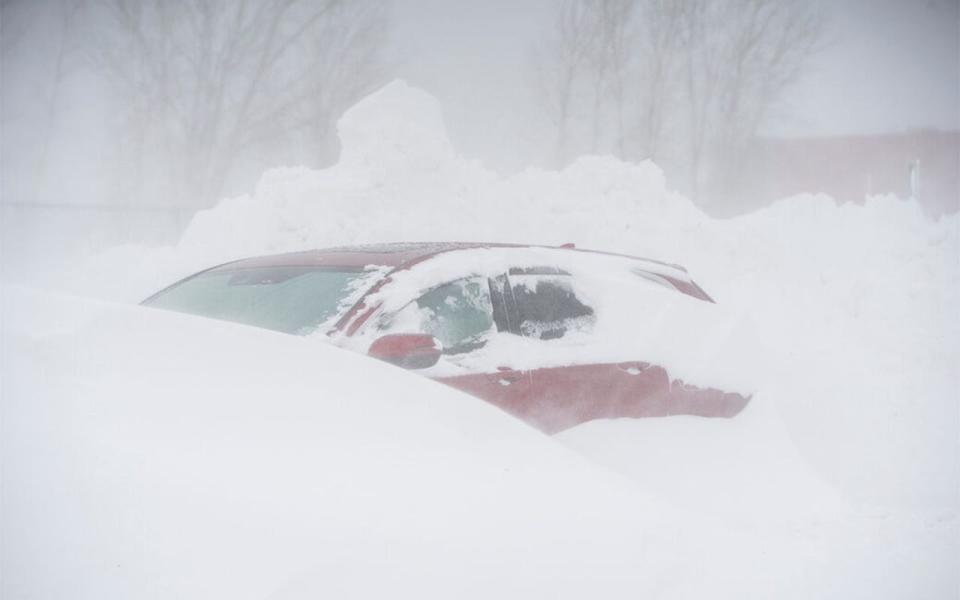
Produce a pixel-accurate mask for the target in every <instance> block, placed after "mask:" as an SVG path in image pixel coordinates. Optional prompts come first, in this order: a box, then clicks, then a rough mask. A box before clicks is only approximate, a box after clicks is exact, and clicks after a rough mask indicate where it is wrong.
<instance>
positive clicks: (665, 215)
mask: <svg viewBox="0 0 960 600" xmlns="http://www.w3.org/2000/svg"><path fill="white" fill-rule="evenodd" d="M339 132H340V136H341V140H342V142H343V150H342V160H341V161H340V162H339V163H338V164H336V165H334V166H332V167H330V168H328V169H324V170H319V171H315V170H309V169H304V168H282V169H275V170H272V171H269V172H267V173H265V174H264V175H263V177H262V179H261V180H260V182H259V184H258V186H257V188H256V190H255V191H254V192H253V193H252V194H250V195H247V196H241V197H237V198H232V199H227V200H224V201H222V202H221V203H220V204H219V205H217V206H216V207H215V208H213V209H211V210H209V211H204V212H202V213H200V214H198V215H197V216H196V217H195V218H194V219H193V221H192V222H191V223H190V225H189V227H188V228H187V230H186V231H185V233H184V235H183V237H182V239H181V241H180V242H179V244H178V245H177V246H176V247H169V248H147V247H123V248H116V249H113V250H111V251H109V252H106V253H104V254H101V255H98V256H95V257H91V258H90V259H88V260H85V261H83V262H82V263H80V264H77V265H74V266H72V267H71V268H70V269H69V270H68V272H67V273H66V274H64V275H62V276H61V277H60V284H61V285H62V286H63V287H66V288H67V289H69V290H71V291H75V292H79V293H83V294H87V295H93V296H96V297H101V298H109V299H117V300H122V301H127V302H134V301H138V300H140V299H142V298H143V297H145V296H146V295H148V294H149V293H151V292H153V291H155V290H156V289H158V288H159V287H161V286H163V285H166V284H168V283H170V282H172V281H173V280H175V279H177V278H179V277H181V276H185V275H187V274H190V273H192V272H194V271H196V270H199V269H201V268H204V267H207V266H210V265H212V264H216V263H219V262H223V261H227V260H231V259H235V258H240V257H244V256H250V255H256V254H262V253H270V252H281V251H288V250H299V249H304V248H312V247H323V246H331V245H339V244H351V243H365V242H382V241H422V240H463V241H471V240H485V241H514V242H528V243H541V244H560V243H563V242H576V243H577V244H578V245H579V246H581V247H588V248H596V249H602V250H610V251H619V252H625V253H629V254H637V255H642V256H648V257H650V258H655V259H661V260H665V261H667V262H678V263H681V264H684V265H685V266H686V267H687V268H688V269H689V270H690V273H691V275H692V276H693V278H694V279H695V280H696V281H697V282H698V283H700V284H701V286H702V287H704V289H706V290H707V291H708V292H709V293H710V294H711V295H712V296H713V297H714V298H716V299H717V300H718V302H719V303H720V304H721V305H723V306H725V307H729V308H731V309H732V310H734V311H736V312H737V313H740V314H747V315H749V317H750V320H751V321H752V327H753V328H754V329H755V330H756V331H757V332H758V334H759V335H758V336H757V337H758V340H757V341H756V345H757V348H756V350H757V353H758V354H760V355H762V356H763V361H762V366H758V368H757V372H756V376H757V385H758V389H759V393H758V396H757V403H756V406H761V405H762V407H763V409H762V411H761V413H760V414H759V415H758V416H755V418H754V417H751V418H753V419H754V420H753V421H752V422H750V423H746V422H745V423H744V424H742V426H741V425H733V426H732V429H731V428H727V429H721V426H722V425H723V424H724V422H718V423H710V424H704V423H701V422H699V421H685V420H682V419H679V420H670V421H665V422H659V421H657V422H627V423H619V422H609V423H592V424H589V425H587V426H584V428H583V429H582V430H580V431H578V430H573V431H571V432H568V433H567V434H565V435H564V436H563V438H562V439H563V441H565V442H566V443H568V444H570V445H571V446H573V447H574V448H576V449H577V450H578V451H580V452H582V453H584V454H586V455H588V456H590V457H592V458H593V459H595V460H598V461H601V462H604V463H605V464H607V465H609V466H610V467H612V468H614V469H617V470H619V471H621V472H623V473H624V474H626V475H627V476H629V477H633V478H635V479H636V480H638V481H640V480H644V479H645V478H646V479H647V480H648V481H651V482H654V481H655V482H659V483H658V484H649V485H647V486H646V487H645V489H647V490H648V491H649V490H652V489H653V488H658V489H657V490H655V491H657V492H658V493H662V494H664V495H666V496H667V497H669V498H671V499H672V500H674V501H676V502H678V503H681V504H686V505H687V506H697V507H698V509H700V508H704V505H703V503H702V502H701V503H700V504H699V505H698V504H697V502H696V500H695V497H696V495H697V494H696V491H697V490H698V489H699V490H702V489H710V488H711V487H712V486H714V485H721V483H720V482H724V481H738V482H741V483H742V486H740V487H735V486H731V485H727V486H726V487H724V491H723V492H722V495H724V496H726V499H725V500H724V501H723V502H718V503H717V507H716V510H717V512H718V513H723V514H727V515H732V516H733V517H734V518H745V519H748V517H749V515H750V514H751V513H752V514H762V513H764V512H765V511H766V509H767V508H769V506H771V504H776V503H777V500H776V498H777V495H776V494H775V490H774V489H773V488H775V487H777V486H781V485H783V486H788V487H789V489H793V490H799V492H798V493H799V494H800V498H804V499H807V498H812V497H813V496H816V498H825V497H827V496H829V494H824V495H821V494H820V493H819V492H817V493H816V494H813V492H810V490H812V489H813V487H812V486H816V485H819V483H816V481H815V480H816V478H817V477H820V478H823V479H824V480H825V481H826V482H827V483H828V484H829V485H831V486H834V487H836V488H837V489H838V490H839V492H840V493H841V495H842V496H844V497H845V498H846V499H848V500H852V501H853V502H854V504H855V505H866V506H870V507H873V508H870V509H869V510H871V511H878V512H876V513H870V514H877V515H880V516H879V517H877V518H879V519H893V520H898V519H908V520H909V519H914V518H915V519H917V520H918V523H919V525H918V527H920V529H922V530H923V531H926V532H928V533H929V535H930V536H932V537H931V539H933V538H936V540H941V541H942V540H943V539H944V537H943V536H947V538H949V543H948V545H949V548H950V551H951V553H952V555H956V549H957V546H958V543H960V542H958V540H957V534H956V522H957V514H958V509H960V411H958V404H957V390H958V389H960V311H958V309H957V306H960V218H958V217H957V216H956V215H954V216H949V217H944V218H942V219H941V220H939V221H931V220H929V219H928V218H926V217H925V216H924V215H923V213H922V211H921V210H920V208H919V207H918V206H917V205H916V204H915V203H914V202H911V201H901V200H899V199H897V198H894V197H876V198H870V199H868V200H867V201H866V202H865V204H864V205H862V206H856V205H837V204H836V203H835V202H834V201H832V200H831V199H830V198H827V197H825V196H818V195H801V196H797V197H793V198H789V199H785V200H783V201H781V202H778V203H777V204H775V205H773V206H771V207H769V208H767V209H764V210H761V211H758V212H755V213H752V214H749V215H745V216H742V217H738V218H734V219H727V220H716V219H711V218H709V217H707V216H706V215H705V214H703V213H702V212H700V211H699V210H698V209H696V207H695V206H694V205H693V204H692V203H691V202H690V201H689V200H687V199H686V198H684V197H682V196H681V195H679V194H677V193H675V192H673V191H671V190H670V189H669V188H668V186H667V183H666V181H665V180H664V177H663V174H662V172H661V171H660V170H659V169H658V168H657V167H656V166H655V165H653V164H652V163H641V164H626V163H622V162H619V161H617V160H614V159H612V158H609V157H584V158H581V159H579V160H577V161H576V162H574V163H573V164H571V165H570V166H568V167H567V168H565V169H563V170H561V171H548V170H541V169H530V170H528V171H526V172H523V173H520V174H518V175H514V176H510V177H500V176H498V175H496V174H495V173H493V172H491V171H488V170H486V169H484V168H483V167H482V166H481V165H479V164H477V163H475V162H472V161H467V160H464V159H463V158H461V157H459V156H458V155H457V154H456V152H455V150H454V149H452V147H451V145H450V143H449V141H448V140H447V137H446V135H445V133H444V130H443V125H442V115H441V110H440V107H439V106H438V104H437V102H436V101H435V100H434V99H432V98H431V97H429V96H428V95H426V94H424V93H423V92H420V91H418V90H415V89H412V88H410V87H408V86H407V85H406V84H404V83H402V82H395V83H392V84H390V85H389V86H387V87H385V88H383V89H382V90H380V91H379V92H377V93H375V94H373V95H371V96H369V97H368V98H366V99H364V100H363V101H361V102H360V103H359V104H358V105H357V106H355V107H354V108H352V109H351V110H350V111H348V112H347V113H346V114H345V115H344V117H343V119H342V120H341V122H340V124H339ZM731 343H734V344H735V343H736V340H731ZM758 364H759V363H758ZM749 410H752V408H751V409H749ZM744 414H745V415H748V413H744ZM661 426H662V427H661ZM734 430H735V431H736V432H737V434H739V435H740V436H742V438H739V439H735V436H733V435H732V434H731V432H732V431H734ZM770 432H776V433H770ZM771 435H772V436H774V437H775V438H776V439H771V437H770V436H771ZM653 440H656V443H654V441H653ZM737 441H739V442H740V443H739V444H737V443H734V442H737ZM654 451H656V452H658V456H659V457H661V458H662V460H661V462H659V463H656V464H655V463H654V462H652V461H651V460H650V459H649V458H648V457H649V455H651V454H652V453H654ZM704 453H709V454H710V460H707V461H698V460H696V457H697V455H698V454H704ZM773 454H776V456H773ZM631 457H632V458H631ZM807 464H809V468H808V467H807V466H806V465H807ZM679 470H682V471H683V473H684V474H685V475H686V478H681V477H674V476H673V475H670V473H671V472H672V473H676V472H677V471H679ZM811 471H812V472H813V473H815V475H811ZM724 473H726V474H729V475H730V477H729V478H727V479H725V478H724V477H723V476H722V475H723V474H724ZM773 473H776V476H772V474H773ZM750 474H753V476H752V477H751V476H750ZM765 474H766V475H771V476H770V477H767V476H766V475H765ZM750 481H752V482H753V483H752V484H750V485H748V482H750ZM788 484H789V485H788ZM751 485H752V486H753V487H751ZM760 488H764V489H763V490H760V491H761V492H763V493H755V491H756V490H758V489H760ZM784 489H788V488H787V487H785V488H784ZM804 490H806V491H807V492H810V494H812V495H810V494H807V493H806V492H804ZM767 492H769V493H767ZM780 498H781V499H782V498H783V494H781V496H780ZM738 503H739V504H740V506H739V507H738V506H737V505H738ZM813 503H814V504H816V505H821V502H820V501H819V500H817V501H816V502H813ZM799 504H803V502H795V503H792V504H791V503H787V504H785V505H784V506H783V510H782V511H781V516H783V515H784V514H786V513H788V512H790V511H791V510H793V509H796V508H797V505H799ZM903 509H909V510H910V511H912V513H911V514H910V515H907V513H904V512H902V510H903ZM898 511H900V512H898ZM808 517H809V518H811V519H814V521H813V522H816V521H815V520H816V519H818V518H819V517H816V516H810V515H809V514H808ZM809 527H813V529H810V528H809ZM865 527H866V526H865ZM867 530H869V527H868V528H867ZM867 530H865V531H862V532H861V534H862V535H861V539H862V540H864V543H865V544H867V543H873V542H876V544H877V545H879V546H883V545H884V544H885V543H886V542H883V541H882V540H880V539H877V538H876V536H875V535H874V534H868V533H866V531H867ZM804 531H806V532H808V533H810V532H812V531H819V529H818V526H816V525H810V521H808V528H807V529H804ZM785 535H789V534H785ZM810 535H816V534H814V533H810ZM851 535H854V534H851ZM871 536H873V537H871ZM854 537H855V536H854ZM851 539H852V538H851ZM938 543H939V542H938ZM942 547H943V546H942V545H940V546H938V545H937V543H931V544H930V546H929V548H942ZM854 554H855V553H854ZM921 554H922V553H921ZM924 556H928V557H929V555H924ZM833 557H834V558H837V556H836V555H834V556H833ZM880 562H882V561H880ZM927 562H928V563H929V565H934V564H935V563H936V561H927ZM911 564H912V563H911ZM848 566H849V565H848ZM954 566H955V565H954ZM898 569H899V572H901V573H905V572H906V571H907V568H906V567H902V568H898ZM894 570H897V569H894ZM875 576H876V577H880V578H882V577H883V576H882V575H881V574H875ZM950 577H952V579H949V581H950V582H951V583H949V584H948V585H952V586H953V587H954V588H955V586H956V582H957V579H956V577H957V576H956V572H955V571H954V574H953V575H951V576H950ZM858 581H860V583H863V581H862V580H858ZM930 581H932V582H934V583H932V584H931V585H936V582H940V583H941V584H942V583H943V581H944V580H943V579H942V578H941V579H938V578H937V577H936V576H933V575H931V578H930ZM887 583H890V582H889V581H887ZM914 583H916V582H915V581H914ZM868 587H869V586H868ZM838 589H840V588H838ZM857 589H860V588H857ZM882 589H886V588H882ZM896 589H897V588H896V586H891V587H890V588H889V589H888V590H887V591H888V592H889V591H890V590H896ZM917 589H919V588H913V592H916V590H917ZM848 591H849V589H848ZM848 595H856V594H848ZM891 595H893V596H896V595H897V594H895V593H891ZM901 595H902V596H908V595H917V594H916V593H908V592H907V591H904V593H903V594H901ZM919 595H923V594H922V593H920V594H919Z"/></svg>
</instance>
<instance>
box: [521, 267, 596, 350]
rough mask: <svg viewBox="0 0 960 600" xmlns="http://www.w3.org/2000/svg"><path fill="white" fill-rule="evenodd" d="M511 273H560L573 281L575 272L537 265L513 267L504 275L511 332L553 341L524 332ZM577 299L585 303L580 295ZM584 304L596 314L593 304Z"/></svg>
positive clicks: (534, 338)
mask: <svg viewBox="0 0 960 600" xmlns="http://www.w3.org/2000/svg"><path fill="white" fill-rule="evenodd" d="M510 275H545V276H551V275H553V276H557V275H559V276H564V277H570V279H571V281H573V279H574V276H573V274H571V273H569V272H567V271H565V270H563V269H560V268H558V267H550V266H535V267H511V268H510V269H508V270H507V272H506V273H504V274H503V276H502V277H503V281H504V284H505V286H506V288H505V289H506V290H507V291H508V292H509V293H505V294H504V296H505V300H506V302H505V306H506V312H507V315H506V321H507V323H508V324H509V326H510V330H509V332H510V333H512V334H514V335H518V336H520V337H522V338H525V339H529V340H537V341H551V340H549V339H548V340H544V339H543V338H538V337H533V336H530V335H526V334H525V333H523V330H522V327H521V325H522V321H521V318H520V308H519V306H518V304H517V299H516V296H515V294H514V291H513V283H512V282H511V281H510ZM571 288H574V293H576V290H575V286H571ZM577 300H578V301H580V302H581V303H583V301H582V300H581V299H580V298H579V297H578V298H577ZM583 304H584V306H587V307H588V308H590V310H591V311H593V314H594V315H596V311H595V309H594V308H593V306H590V305H589V304H586V303H583ZM564 335H565V334H564ZM563 337H564V336H560V337H558V338H553V339H563Z"/></svg>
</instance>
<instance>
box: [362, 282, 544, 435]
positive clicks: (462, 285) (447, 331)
mask: <svg viewBox="0 0 960 600" xmlns="http://www.w3.org/2000/svg"><path fill="white" fill-rule="evenodd" d="M505 281H506V280H505V278H495V279H489V278H486V277H474V276H471V277H464V278H462V279H457V280H454V281H449V282H446V283H443V284H440V285H437V286H435V287H433V288H431V289H430V290H428V291H426V292H425V293H423V294H421V295H420V296H419V297H418V298H416V299H415V300H413V301H411V302H409V303H407V304H406V305H405V306H404V307H403V308H402V309H400V310H398V311H396V312H395V313H394V314H392V315H389V316H388V317H387V318H386V319H385V322H384V324H383V325H382V326H381V327H380V329H381V333H406V332H409V333H426V334H430V335H432V336H434V337H435V338H437V340H439V341H440V343H441V344H442V346H443V354H442V357H441V363H440V364H438V365H437V366H436V367H434V368H431V369H428V370H427V371H425V372H424V374H425V375H427V376H428V377H431V378H432V379H435V380H437V381H439V382H442V383H444V384H446V385H449V386H451V387H454V388H457V389H459V390H462V391H464V392H467V393H469V394H471V395H474V396H477V397H479V398H482V399H483V400H486V401H487V402H490V403H492V404H495V405H497V406H499V407H501V408H503V409H504V410H506V411H507V412H510V413H512V414H515V415H517V416H521V417H522V416H523V415H522V411H521V410H520V407H524V406H526V405H527V404H528V403H529V399H530V395H531V393H532V386H531V379H530V373H529V372H528V371H524V370H519V369H515V368H514V367H513V366H512V365H511V364H509V361H504V360H499V359H498V358H497V356H495V355H494V354H493V353H491V352H489V351H488V349H487V344H488V343H489V342H490V341H491V339H492V337H493V336H495V335H498V334H500V333H503V334H504V335H506V331H507V329H508V324H507V321H506V320H505V319H506V310H505V307H504V305H503V286H504V285H505Z"/></svg>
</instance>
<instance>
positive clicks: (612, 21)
mask: <svg viewBox="0 0 960 600" xmlns="http://www.w3.org/2000/svg"><path fill="white" fill-rule="evenodd" d="M822 30H823V21H822V18H821V16H820V13H819V12H817V11H816V10H814V9H812V8H810V7H809V6H808V5H806V4H804V3H798V2H793V1H792V0H565V2H564V3H563V5H562V6H561V9H560V11H559V12H558V19H557V21H556V22H555V24H554V28H553V30H552V37H551V38H550V40H551V41H550V43H548V44H547V45H545V46H543V47H542V49H541V54H540V56H539V63H538V67H539V68H538V72H539V74H540V92H541V98H542V99H543V102H544V105H545V106H547V107H549V108H550V111H551V113H552V114H554V115H555V119H554V122H555V124H556V126H557V131H558V134H557V140H558V158H559V159H560V160H558V162H560V163H562V162H563V161H564V160H566V158H568V156H569V153H570V151H571V150H572V149H573V148H579V149H580V150H581V151H590V152H597V151H601V150H604V149H607V150H612V151H613V152H615V153H616V154H617V155H618V156H620V157H622V158H623V157H627V156H631V157H637V158H652V159H655V160H660V159H661V158H663V159H664V160H665V161H666V162H667V163H671V162H672V163H673V165H674V166H676V165H680V166H681V167H682V170H683V171H684V179H685V180H686V182H687V188H688V190H689V191H690V193H691V194H692V195H693V196H694V198H695V199H696V198H698V197H700V196H701V187H702V186H703V185H704V182H707V183H708V184H709V185H710V186H711V188H712V189H717V188H720V187H727V186H729V185H731V184H732V182H735V181H736V177H737V174H738V173H739V171H740V167H741V165H740V164H739V162H738V161H739V160H740V157H742V156H743V155H744V150H745V147H746V145H748V144H749V143H750V141H751V140H752V139H753V138H754V137H755V135H756V134H757V132H758V131H759V129H760V128H761V126H763V125H764V123H766V122H768V119H769V117H770V114H771V108H772V107H773V106H774V105H775V104H776V103H777V101H778V100H779V99H780V98H781V97H782V95H783V93H784V91H785V90H786V88H787V86H788V85H789V84H790V83H792V82H793V81H794V80H795V79H796V78H797V77H798V76H799V74H800V73H801V72H802V68H803V66H804V64H805V63H806V60H807V59H808V58H809V57H810V56H811V54H812V53H813V52H814V51H815V50H816V48H817V47H818V44H819V40H820V39H821V33H822ZM578 120H579V123H578V122H577V121H578ZM605 126H607V127H611V126H612V127H611V129H612V136H605V131H604V127H605ZM668 128H669V129H668ZM573 131H579V132H581V133H582V134H583V135H581V137H580V138H579V139H577V140H573V139H571V138H572V135H571V132H573ZM668 131H669V132H670V133H671V135H670V136H668V135H667V132H668ZM584 132H585V133H584ZM628 142H629V143H630V146H631V148H636V150H635V151H630V150H628V148H627V144H628Z"/></svg>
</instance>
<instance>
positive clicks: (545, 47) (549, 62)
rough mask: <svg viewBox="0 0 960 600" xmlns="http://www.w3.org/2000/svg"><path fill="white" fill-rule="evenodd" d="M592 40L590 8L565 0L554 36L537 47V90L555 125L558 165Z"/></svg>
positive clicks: (578, 0) (564, 150)
mask: <svg viewBox="0 0 960 600" xmlns="http://www.w3.org/2000/svg"><path fill="white" fill-rule="evenodd" d="M591 43H592V40H591V27H590V13H589V7H588V6H587V5H586V4H585V3H584V2H583V0H563V1H562V3H561V4H560V8H559V10H558V11H557V15H556V18H555V20H554V26H553V31H552V35H551V36H550V37H549V38H548V39H547V41H546V42H544V43H542V44H541V45H540V47H538V48H535V50H534V57H533V62H534V69H535V73H536V83H537V87H538V90H537V91H538V92H539V95H540V98H541V99H542V101H543V104H544V106H545V108H546V109H547V113H548V115H549V116H550V119H551V121H552V122H553V125H554V127H555V128H556V142H555V149H554V160H555V162H556V164H557V166H562V165H563V164H564V163H566V161H567V158H568V153H569V150H570V148H569V145H570V140H569V138H570V121H571V119H572V118H573V116H574V112H575V110H576V101H577V93H578V86H579V85H580V80H581V78H582V77H583V75H584V73H585V72H586V70H587V65H588V61H589V56H590V44H591Z"/></svg>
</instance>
